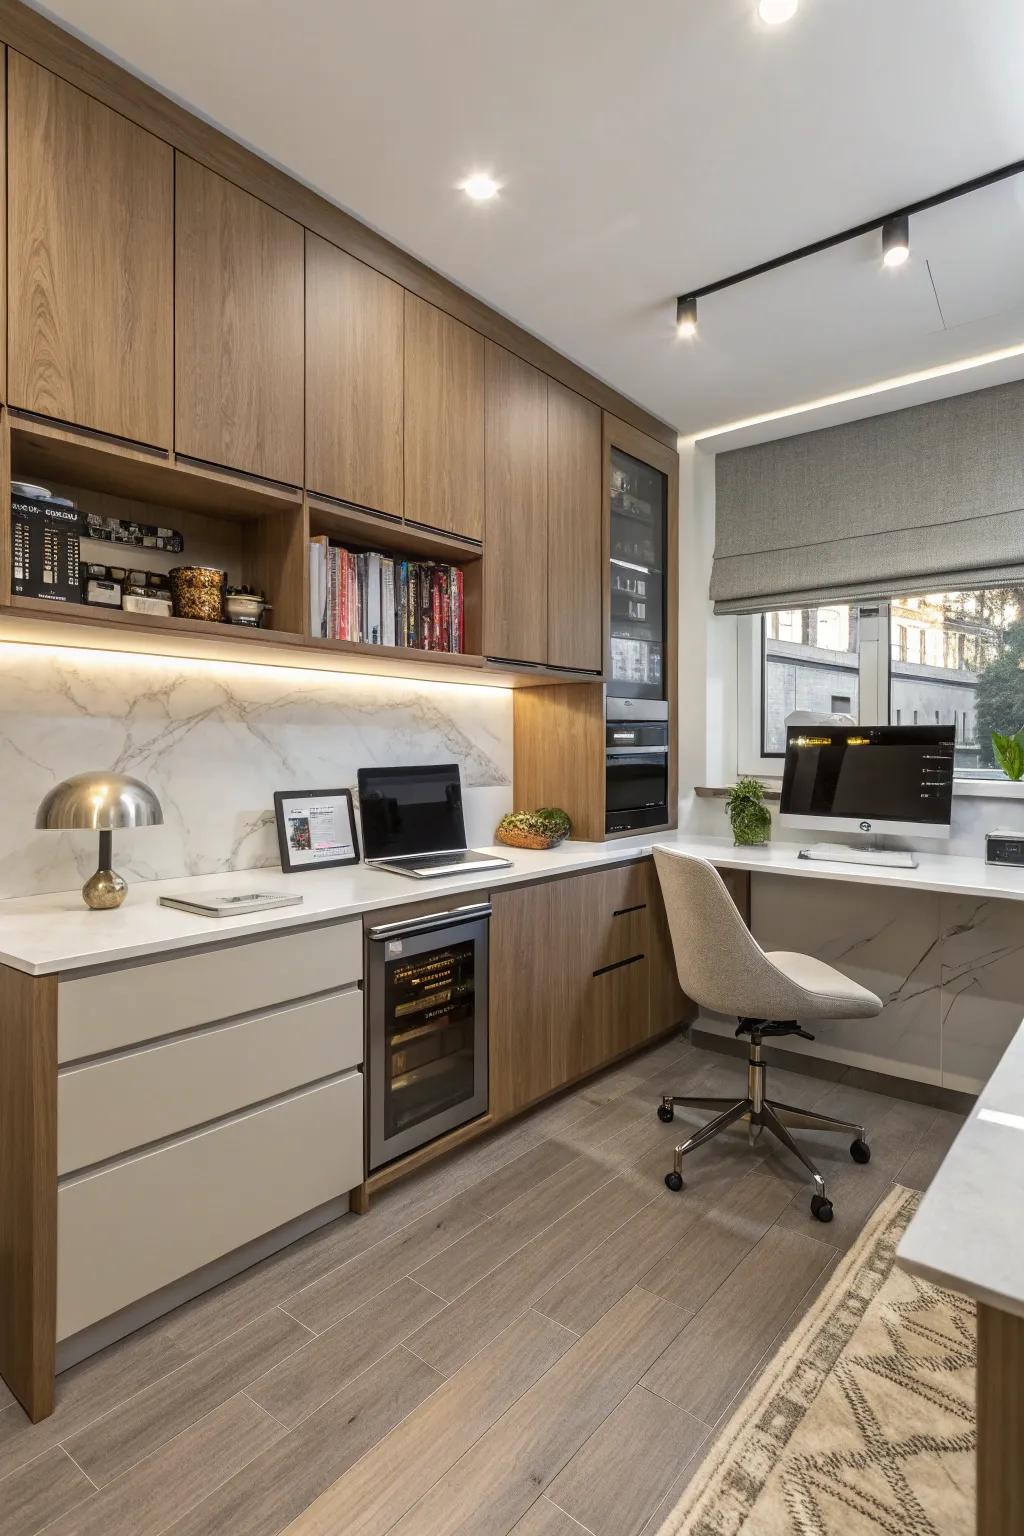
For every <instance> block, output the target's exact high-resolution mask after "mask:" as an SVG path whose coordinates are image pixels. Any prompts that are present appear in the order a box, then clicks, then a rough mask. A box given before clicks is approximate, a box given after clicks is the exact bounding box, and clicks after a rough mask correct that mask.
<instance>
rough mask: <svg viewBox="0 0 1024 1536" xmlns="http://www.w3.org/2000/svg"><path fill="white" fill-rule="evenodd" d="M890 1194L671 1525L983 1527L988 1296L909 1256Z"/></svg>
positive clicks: (906, 1530) (711, 1535)
mask: <svg viewBox="0 0 1024 1536" xmlns="http://www.w3.org/2000/svg"><path fill="white" fill-rule="evenodd" d="M919 1198H920V1197H919V1195H918V1194H917V1193H916V1192H915V1191H912V1190H906V1189H903V1188H901V1187H899V1186H897V1187H896V1188H894V1189H893V1191H892V1192H891V1194H890V1195H889V1196H888V1197H887V1198H886V1200H885V1201H884V1202H883V1203H882V1204H881V1205H880V1206H879V1207H878V1208H877V1210H876V1211H875V1213H874V1215H873V1216H872V1218H871V1220H870V1221H869V1222H868V1225H867V1226H866V1227H865V1229H864V1231H863V1232H862V1233H861V1235H860V1237H859V1238H858V1239H857V1242H856V1243H855V1244H854V1246H853V1248H852V1249H851V1250H850V1252H849V1253H848V1254H847V1255H846V1257H845V1259H843V1260H842V1262H841V1263H840V1264H839V1266H838V1267H837V1269H836V1270H835V1271H834V1273H833V1275H832V1276H831V1278H830V1280H829V1282H828V1283H827V1285H826V1287H825V1289H824V1290H823V1292H822V1294H821V1296H820V1297H819V1298H818V1300H817V1301H816V1302H815V1303H814V1305H813V1306H812V1308H811V1310H810V1311H809V1313H808V1314H807V1315H806V1316H805V1318H804V1319H803V1321H802V1322H801V1323H800V1324H799V1325H798V1326H797V1328H796V1329H795V1330H794V1332H793V1333H792V1334H791V1335H790V1336H789V1338H788V1339H787V1340H786V1341H785V1343H784V1344H783V1345H782V1346H781V1348H780V1349H779V1351H778V1352H777V1354H776V1355H775V1356H774V1358H773V1359H772V1360H771V1362H770V1363H769V1365H768V1366H767V1367H766V1369H765V1370H764V1371H763V1372H762V1374H761V1376H760V1378H759V1380H758V1381H757V1383H756V1385H755V1386H754V1387H753V1388H752V1390H751V1391H750V1392H749V1393H748V1394H747V1396H746V1397H745V1398H744V1400H743V1402H742V1403H741V1404H740V1406H739V1407H738V1409H737V1410H736V1412H735V1413H734V1414H733V1416H732V1418H731V1420H730V1421H729V1423H728V1424H727V1425H726V1427H725V1429H724V1430H723V1431H722V1433H721V1435H720V1436H719V1437H718V1440H717V1441H716V1444H715V1446H714V1448H713V1449H712V1451H711V1453H710V1455H709V1456H708V1458H707V1460H706V1461H705V1463H704V1465H703V1466H702V1468H701V1470H700V1472H699V1473H698V1474H697V1475H696V1477H695V1479H694V1481H693V1482H691V1484H690V1486H689V1488H688V1489H687V1490H686V1492H685V1493H684V1495H683V1497H682V1498H681V1500H680V1502H679V1504H678V1505H677V1507H676V1509H675V1510H674V1511H673V1513H672V1515H671V1516H670V1517H669V1518H668V1519H667V1520H666V1521H665V1522H663V1524H662V1526H661V1529H660V1531H659V1536H739V1533H742V1536H879V1533H884V1536H972V1533H973V1531H974V1451H975V1442H976V1431H975V1413H974V1370H975V1360H976V1350H975V1309H974V1303H973V1302H971V1301H969V1300H968V1299H967V1298H965V1297H963V1296H960V1295H958V1294H957V1293H956V1292H953V1291H945V1290H941V1289H940V1288H939V1287H937V1286H934V1285H930V1284H929V1283H928V1282H927V1281H924V1280H919V1279H917V1278H915V1277H914V1276H912V1275H909V1274H907V1273H906V1272H905V1271H904V1270H901V1269H897V1268H895V1267H894V1264H893V1259H894V1256H895V1252H896V1246H897V1244H898V1243H899V1240H900V1238H901V1236H902V1235H903V1231H904V1229H905V1227H906V1225H907V1223H908V1221H909V1220H910V1218H911V1216H912V1215H913V1214H914V1211H915V1209H916V1207H917V1203H918V1200H919Z"/></svg>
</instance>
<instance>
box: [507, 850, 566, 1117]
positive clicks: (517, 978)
mask: <svg viewBox="0 0 1024 1536" xmlns="http://www.w3.org/2000/svg"><path fill="white" fill-rule="evenodd" d="M582 885H583V882H582V879H581V878H577V877H572V878H570V879H567V880H551V881H547V882H545V883H543V884H539V885H524V886H519V887H518V888H516V889H513V890H506V891H495V892H494V893H493V894H492V896H491V930H490V978H489V984H488V998H489V1013H490V1053H491V1054H490V1066H491V1094H490V1107H491V1112H492V1114H494V1115H495V1116H497V1117H499V1118H500V1117H502V1116H505V1115H510V1114H514V1113H515V1112H516V1111H517V1110H519V1109H523V1108H524V1107H525V1106H526V1105H527V1104H532V1103H534V1101H535V1100H537V1099H539V1098H541V1097H542V1096H543V1095H544V1094H546V1093H549V1092H550V1091H551V1089H552V1088H554V1087H556V1086H558V1085H559V1084H560V1083H561V1082H562V1081H563V1077H562V1053H561V1051H560V1049H559V1048H558V1046H557V1039H558V1038H560V1037H561V1036H562V1035H567V1034H575V1033H576V1032H577V1031H578V1029H579V1014H580V1010H581V1009H582V1007H583V1004H584V997H585V993H584V990H583V988H582V986H581V984H580V983H581V980H582V973H581V970H580V965H579V951H580V926H579V925H580V916H581V911H582V907H581V902H582V897H583V890H582ZM588 979H589V978H588Z"/></svg>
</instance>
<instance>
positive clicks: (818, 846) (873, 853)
mask: <svg viewBox="0 0 1024 1536" xmlns="http://www.w3.org/2000/svg"><path fill="white" fill-rule="evenodd" d="M799 857H800V858H801V859H819V860H821V861H822V862H823V863H829V864H884V865H886V866H887V867H888V868H889V869H916V868H917V860H916V859H915V857H914V855H913V854H912V853H908V852H907V851H906V850H905V849H895V848H851V847H849V846H848V845H847V844H846V843H812V845H811V846H810V848H801V849H800V853H799Z"/></svg>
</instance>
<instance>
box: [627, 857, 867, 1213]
mask: <svg viewBox="0 0 1024 1536" xmlns="http://www.w3.org/2000/svg"><path fill="white" fill-rule="evenodd" d="M654 863H655V866H656V868H657V871H658V879H659V880H660V881H661V890H662V894H663V896H664V898H665V911H666V913H667V914H668V924H669V929H670V931H671V934H672V948H673V950H674V952H675V961H676V970H677V972H678V974H679V985H680V986H681V987H682V989H683V991H684V992H685V993H686V994H687V996H688V997H691V998H692V999H693V1001H694V1002H695V1003H698V1004H699V1005H700V1007H702V1008H707V1009H709V1010H711V1011H712V1012H714V1013H726V1014H733V1015H735V1016H736V1018H738V1020H739V1028H738V1029H737V1030H736V1033H737V1035H748V1036H749V1037H750V1057H749V1061H748V1066H747V1096H746V1098H745V1099H739V1100H738V1101H736V1102H734V1101H733V1100H731V1099H707V1098H700V1097H697V1098H687V1097H678V1096H675V1095H672V1094H665V1096H664V1097H663V1099H662V1101H661V1104H660V1105H659V1107H658V1115H659V1117H660V1118H661V1119H662V1120H665V1121H669V1120H672V1119H673V1118H674V1107H675V1105H677V1104H679V1105H686V1106H687V1107H689V1108H694V1109H711V1110H717V1111H718V1113H717V1114H716V1115H715V1118H714V1119H713V1120H709V1121H708V1123H707V1125H703V1126H701V1128H700V1130H699V1131H695V1132H694V1134H693V1135H692V1136H690V1137H688V1139H687V1140H686V1141H684V1142H683V1143H682V1145H681V1146H678V1147H676V1152H675V1164H674V1167H673V1170H672V1172H671V1173H668V1174H666V1175H665V1183H666V1184H667V1185H668V1187H669V1189H673V1190H680V1189H682V1187H683V1174H682V1166H683V1158H684V1157H685V1156H686V1154H687V1152H692V1151H693V1150H694V1148H695V1147H700V1146H703V1145H704V1143H705V1142H706V1141H710V1140H711V1139H712V1137H713V1136H717V1135H718V1133H719V1131H724V1130H725V1129H726V1127H727V1126H730V1125H732V1124H733V1122H734V1121H736V1120H742V1119H744V1118H746V1119H749V1121H750V1126H751V1129H752V1130H753V1127H754V1126H762V1127H764V1129H765V1130H768V1131H771V1133H772V1135H773V1136H776V1137H778V1139H779V1141H781V1142H782V1144H783V1146H785V1147H788V1148H789V1150H790V1151H791V1152H792V1153H794V1154H795V1156H797V1157H798V1158H799V1159H800V1161H801V1162H802V1163H803V1165H804V1167H805V1168H807V1169H808V1171H809V1172H810V1174H811V1177H812V1178H813V1180H814V1194H813V1196H812V1197H811V1211H812V1213H813V1214H814V1215H815V1216H816V1217H817V1218H818V1220H819V1221H831V1220H832V1202H831V1200H829V1199H828V1197H827V1195H826V1193H825V1180H824V1179H823V1178H822V1176H821V1174H820V1173H819V1172H818V1169H817V1168H816V1167H815V1166H814V1164H813V1163H812V1162H811V1160H810V1158H809V1157H808V1156H807V1155H806V1154H805V1153H804V1152H803V1151H801V1149H800V1147H799V1146H798V1145H797V1143H796V1142H795V1141H794V1140H793V1138H792V1136H791V1135H790V1134H789V1127H792V1128H793V1129H794V1130H808V1131H838V1132H841V1133H844V1134H846V1135H852V1136H853V1138H854V1140H853V1143H852V1145H851V1147H850V1156H851V1157H852V1158H853V1160H854V1162H855V1163H866V1162H868V1161H869V1160H870V1158H871V1149H870V1147H869V1146H868V1143H867V1132H866V1131H865V1129H864V1127H863V1126H862V1125H855V1124H854V1123H853V1122H852V1121H848V1120H835V1119H833V1118H832V1116H831V1115H815V1114H812V1113H811V1112H810V1111H809V1110H805V1109H797V1108H796V1107H795V1106H794V1105H792V1104H779V1103H776V1102H774V1101H773V1100H770V1099H769V1098H768V1097H767V1093H766V1083H765V1073H766V1068H765V1064H764V1062H763V1061H762V1059H761V1042H762V1041H763V1040H765V1039H768V1038H770V1037H774V1036H777V1035H801V1036H802V1037H803V1038H804V1039H805V1040H813V1039H814V1036H813V1035H809V1034H808V1033H807V1031H806V1030H803V1029H801V1028H800V1021H801V1020H802V1019H803V1020H808V1019H871V1018H874V1017H875V1015H876V1014H877V1013H879V1012H880V1011H881V1007H882V1003H881V1000H880V999H879V998H877V997H876V996H875V994H874V993H873V992H869V991H868V990H867V988H866V987H862V986H859V985H858V984H857V982H855V981H851V980H850V979H849V977H848V976H844V975H843V974H842V972H841V971H836V970H833V968H832V966H830V965H826V964H825V962H824V961H823V960H816V959H814V958H813V956H811V955H799V954H789V953H788V952H785V951H775V952H773V953H771V954H766V953H765V951H764V950H763V949H762V948H761V946H760V945H759V944H758V943H757V941H756V940H755V939H754V937H753V935H752V934H751V932H750V930H749V929H748V927H747V925H746V923H745V922H744V921H743V918H742V917H741V916H740V914H739V912H738V911H737V909H736V906H735V903H734V902H733V900H732V898H731V896H730V895H729V892H728V891H727V890H726V887H725V884H724V882H723V880H722V877H721V875H719V873H718V871H717V870H716V869H715V868H714V867H713V866H712V865H711V864H709V863H708V862H707V860H706V859H698V858H694V857H693V856H692V855H691V854H687V853H675V852H672V851H670V850H669V849H667V848H656V849H655V850H654Z"/></svg>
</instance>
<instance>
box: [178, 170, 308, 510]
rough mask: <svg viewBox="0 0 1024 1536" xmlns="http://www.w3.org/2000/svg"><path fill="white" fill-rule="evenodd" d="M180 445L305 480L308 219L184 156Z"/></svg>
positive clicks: (295, 481) (287, 480)
mask: <svg viewBox="0 0 1024 1536" xmlns="http://www.w3.org/2000/svg"><path fill="white" fill-rule="evenodd" d="M176 167H177V169H176V200H175V242H176V243H175V268H174V332H175V354H174V382H175V447H176V449H177V450H178V452H179V453H182V454H185V455H187V456H188V457H190V458H195V459H204V460H206V461H207V462H208V463H211V464H223V465H225V466H226V467H227V468H229V469H238V470H242V471H243V472H245V473H246V474H252V475H259V476H261V477H262V478H263V479H266V480H277V481H281V482H283V483H284V484H286V485H301V484H302V480H303V375H304V368H303V334H304V329H305V326H304V304H303V284H304V231H303V229H302V226H301V225H300V224H296V223H295V221H294V220H293V219H289V218H286V217H285V215H284V214H283V213H278V212H277V211H276V209H274V208H270V207H269V206H268V205H267V204H266V203H262V202H260V200H259V198H256V197H252V196H251V195H250V194H249V193H248V192H243V191H242V190H241V189H240V188H239V187H236V186H233V185H232V184H231V182H229V181H225V180H224V178H223V177H222V176H217V175H215V173H214V172H213V171H208V170H206V169H205V168H204V167H203V166H201V165H197V164H196V162H195V161H194V160H190V159H189V158H188V157H187V155H181V154H179V155H177V156H176Z"/></svg>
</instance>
